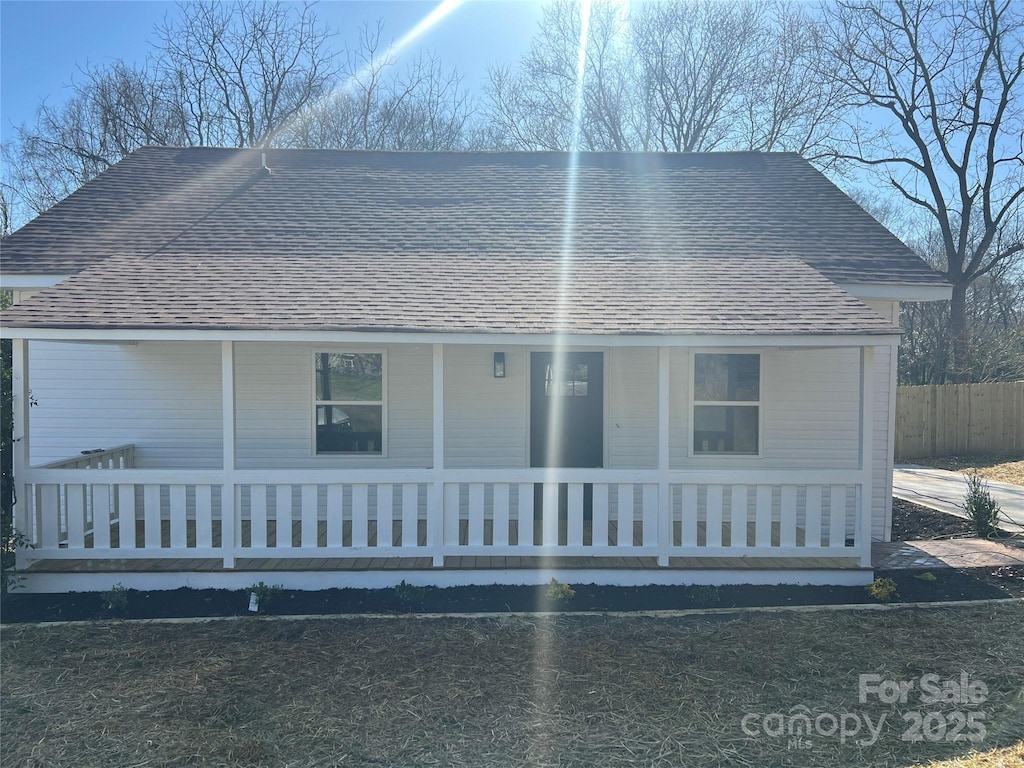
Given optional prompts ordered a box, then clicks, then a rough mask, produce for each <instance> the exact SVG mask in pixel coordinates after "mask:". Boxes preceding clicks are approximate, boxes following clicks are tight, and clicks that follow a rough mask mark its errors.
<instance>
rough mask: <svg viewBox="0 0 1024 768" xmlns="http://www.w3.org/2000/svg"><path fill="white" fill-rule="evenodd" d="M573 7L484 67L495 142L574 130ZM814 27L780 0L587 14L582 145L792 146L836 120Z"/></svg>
mask: <svg viewBox="0 0 1024 768" xmlns="http://www.w3.org/2000/svg"><path fill="white" fill-rule="evenodd" d="M581 12H582V11H581V7H580V6H579V5H577V4H575V3H572V2H567V1H566V0H561V1H560V2H555V3H554V4H552V5H551V6H549V7H548V8H547V9H546V10H545V16H544V21H543V23H542V24H541V26H540V29H539V30H538V33H537V36H536V37H535V38H534V40H533V43H532V45H531V48H530V51H529V53H528V54H527V55H526V56H524V57H523V59H522V60H521V61H520V63H519V66H518V67H501V68H495V69H492V71H491V73H490V74H491V77H490V85H489V88H488V97H489V107H488V115H489V118H490V120H491V122H492V124H493V125H494V126H495V127H496V132H497V133H498V135H499V136H500V137H501V141H502V143H504V144H508V145H511V146H514V147H518V148H523V149H566V148H568V145H569V142H570V141H571V137H572V136H573V135H574V132H573V129H574V125H573V123H574V120H575V119H576V117H575V116H574V114H573V111H574V110H573V105H574V99H575V93H576V84H577V67H578V61H579V46H580V34H581V31H582V29H583V20H582V19H581V17H580V13H581ZM822 53H823V52H822V50H821V48H820V45H819V37H818V34H817V25H816V22H815V21H814V19H812V18H811V17H810V16H809V15H808V14H807V13H805V11H804V10H803V8H801V7H799V6H796V5H789V4H786V3H768V2H730V3H726V2H715V1H714V0H693V1H692V2H683V1H682V0H671V1H666V2H659V3H649V4H644V5H642V6H639V7H638V8H636V9H635V10H634V11H633V12H632V13H631V14H630V15H627V13H626V11H624V10H623V7H622V6H621V5H617V4H609V3H600V2H599V3H595V4H594V5H593V6H592V8H591V11H590V17H589V25H588V36H587V46H586V56H585V67H584V72H583V110H582V114H581V115H580V116H579V120H580V125H579V134H578V135H579V142H580V148H581V149H591V150H645V151H664V152H693V151H708V150H713V149H756V150H790V151H802V152H805V153H806V154H807V155H808V156H811V157H813V158H826V157H827V156H828V153H827V152H826V151H825V150H824V149H822V145H823V143H824V142H825V141H827V140H828V139H829V138H830V131H831V129H832V128H833V126H835V125H836V124H837V123H838V120H839V109H840V107H841V105H840V103H839V101H838V98H837V97H838V93H837V91H836V90H835V89H834V88H832V87H831V86H830V83H829V82H828V81H822V80H821V79H820V76H819V71H820V69H821V68H820V65H819V63H818V57H820V56H821V55H822Z"/></svg>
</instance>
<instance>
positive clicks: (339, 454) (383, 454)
mask: <svg viewBox="0 0 1024 768" xmlns="http://www.w3.org/2000/svg"><path fill="white" fill-rule="evenodd" d="M317 355H380V395H381V399H380V400H320V399H318V398H317V396H316V383H317V382H316V363H317ZM309 373H310V380H309V392H310V401H311V403H312V407H311V408H310V409H309V413H310V418H311V419H312V430H311V432H310V453H311V454H312V456H313V458H346V459H361V460H373V459H384V458H387V455H388V406H387V401H388V354H387V350H386V349H377V348H374V349H358V348H352V347H343V348H335V349H329V348H324V347H317V348H314V349H313V350H312V352H311V354H310V367H309ZM321 405H338V406H346V405H348V406H353V405H355V406H359V405H371V406H380V431H381V435H380V450H379V451H375V452H373V453H369V452H366V451H318V450H317V444H316V428H317V420H316V412H317V408H318V407H319V406H321Z"/></svg>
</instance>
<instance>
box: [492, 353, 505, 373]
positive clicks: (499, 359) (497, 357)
mask: <svg viewBox="0 0 1024 768" xmlns="http://www.w3.org/2000/svg"><path fill="white" fill-rule="evenodd" d="M494 378H496V379H504V378H505V353H504V352H495V353H494Z"/></svg>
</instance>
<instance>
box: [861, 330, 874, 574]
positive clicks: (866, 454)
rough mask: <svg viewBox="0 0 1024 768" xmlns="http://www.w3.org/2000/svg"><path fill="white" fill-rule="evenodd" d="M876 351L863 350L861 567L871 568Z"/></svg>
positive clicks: (871, 348) (870, 348) (871, 349)
mask: <svg viewBox="0 0 1024 768" xmlns="http://www.w3.org/2000/svg"><path fill="white" fill-rule="evenodd" d="M874 390H875V348H874V347H861V350H860V478H861V479H860V483H861V485H860V531H859V535H860V544H861V546H860V564H861V565H862V566H864V567H865V568H867V567H870V565H871V511H872V510H871V507H872V503H871V502H872V482H871V480H872V477H871V475H872V469H873V466H872V465H873V461H872V440H873V438H874V429H873V427H874Z"/></svg>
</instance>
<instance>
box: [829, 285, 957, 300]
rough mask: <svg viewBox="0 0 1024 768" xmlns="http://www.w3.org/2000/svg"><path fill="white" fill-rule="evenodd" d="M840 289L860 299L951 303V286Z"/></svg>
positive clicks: (855, 286)
mask: <svg viewBox="0 0 1024 768" xmlns="http://www.w3.org/2000/svg"><path fill="white" fill-rule="evenodd" d="M838 285H839V287H840V288H842V289H843V290H844V291H846V292H847V293H849V294H850V295H851V296H856V297H857V298H858V299H893V300H894V301H949V299H950V298H951V297H952V295H953V286H951V285H872V284H871V283H838Z"/></svg>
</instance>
